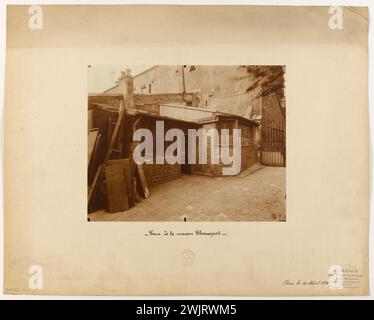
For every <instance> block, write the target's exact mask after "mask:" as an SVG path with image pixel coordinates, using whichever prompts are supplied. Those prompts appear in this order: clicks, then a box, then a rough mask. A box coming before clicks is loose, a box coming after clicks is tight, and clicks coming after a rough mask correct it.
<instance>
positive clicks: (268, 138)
mask: <svg viewBox="0 0 374 320" xmlns="http://www.w3.org/2000/svg"><path fill="white" fill-rule="evenodd" d="M285 129H286V128H285V120H284V119H282V118H280V119H274V120H272V121H269V122H266V123H263V124H262V125H261V163H262V164H263V165H266V166H272V167H285V166H286V130H285Z"/></svg>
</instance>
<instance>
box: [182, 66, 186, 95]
mask: <svg viewBox="0 0 374 320" xmlns="http://www.w3.org/2000/svg"><path fill="white" fill-rule="evenodd" d="M185 67H186V66H184V65H183V66H182V80H183V101H186V78H185V74H184V68H185Z"/></svg>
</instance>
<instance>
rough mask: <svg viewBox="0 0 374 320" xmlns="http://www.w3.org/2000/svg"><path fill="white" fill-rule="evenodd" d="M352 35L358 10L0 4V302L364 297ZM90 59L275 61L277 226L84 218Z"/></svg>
mask: <svg viewBox="0 0 374 320" xmlns="http://www.w3.org/2000/svg"><path fill="white" fill-rule="evenodd" d="M66 17H69V19H66ZM165 17H166V18H165ZM367 36H368V11H367V8H360V7H301V6H300V7H298V6H293V7H285V6H240V7H239V6H198V7H196V6H89V5H85V6H74V5H71V6H65V5H64V6H48V5H43V6H33V7H32V8H30V7H29V6H8V7H7V47H6V85H5V121H4V122H5V139H4V189H5V193H4V215H5V217H4V218H5V219H4V291H5V293H7V294H38V295H49V294H59V295H199V296H200V295H215V296H216V295H217V296H221V295H222V296H278V295H279V296H290V295H292V296H305V295H324V296H329V295H367V294H368V279H369V268H368V229H369V223H368V221H369V212H368V211H369V209H368V208H369V139H368V63H367V61H368V46H367V45H368V42H367ZM89 65H90V66H122V65H123V66H128V65H131V66H139V65H178V66H183V65H190V66H191V65H197V66H199V65H200V66H201V65H215V66H228V65H237V66H242V65H252V66H272V65H273V66H274V65H275V66H276V65H278V66H279V65H281V66H286V74H285V96H286V104H287V113H286V117H287V129H286V146H287V168H286V194H287V199H286V211H287V219H286V221H284V222H279V221H275V222H270V221H268V222H261V221H256V222H254V221H247V222H244V221H239V222H235V221H228V222H224V221H211V222H201V221H194V220H193V218H192V219H188V220H187V222H183V220H181V221H180V222H177V221H175V222H162V221H138V222H127V221H126V222H119V221H110V222H88V221H87V123H88V113H87V94H88V80H87V66H89ZM109 77H110V73H109ZM103 79H104V78H103ZM114 80H115V77H112V78H111V79H109V82H110V81H114ZM105 81H107V80H105ZM262 170H266V169H262ZM262 170H260V171H258V172H257V173H254V174H253V175H252V176H253V177H254V176H255V175H256V174H260V172H261V171H262ZM217 181H219V180H217ZM239 189H240V188H239ZM239 189H238V190H239ZM274 189H275V188H274ZM234 190H235V189H234ZM150 192H151V197H150V198H149V199H146V200H144V201H143V202H142V203H146V201H148V200H150V199H151V198H152V195H154V192H153V191H152V188H151V190H150ZM174 193H175V197H176V199H178V200H176V201H177V202H178V203H182V202H183V194H182V195H180V194H178V188H175V192H174ZM212 194H213V192H204V189H202V190H201V198H203V200H204V199H206V200H208V199H209V197H210V196H212ZM227 194H230V195H231V196H230V198H231V201H232V202H235V201H236V200H235V192H234V191H232V193H230V192H228V193H226V196H227ZM222 199H225V201H222V205H225V203H226V202H227V201H226V199H227V198H225V196H223V198H222ZM202 203H204V202H202ZM188 206H191V207H194V204H193V203H192V204H186V205H185V207H188ZM264 212H266V208H265V209H264ZM181 214H182V213H181ZM192 217H193V215H192ZM198 230H200V232H196V231H198ZM156 234H157V235H156ZM190 235H191V236H190ZM212 235H214V236H212Z"/></svg>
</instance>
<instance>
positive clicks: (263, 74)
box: [87, 65, 286, 222]
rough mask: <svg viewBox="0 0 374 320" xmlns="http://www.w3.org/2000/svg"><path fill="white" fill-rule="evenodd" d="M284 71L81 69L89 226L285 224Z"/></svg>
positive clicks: (273, 68) (236, 68)
mask: <svg viewBox="0 0 374 320" xmlns="http://www.w3.org/2000/svg"><path fill="white" fill-rule="evenodd" d="M285 72H286V68H285V66H271V65H269V66H255V65H227V66H223V65H220V66H210V65H154V66H123V67H121V66H119V67H116V66H89V67H88V88H89V91H90V92H89V94H88V140H87V141H88V183H87V184H88V219H89V221H102V220H109V221H184V222H188V221H286V96H285ZM114 79H115V80H114Z"/></svg>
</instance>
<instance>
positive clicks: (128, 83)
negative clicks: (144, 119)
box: [118, 69, 135, 109]
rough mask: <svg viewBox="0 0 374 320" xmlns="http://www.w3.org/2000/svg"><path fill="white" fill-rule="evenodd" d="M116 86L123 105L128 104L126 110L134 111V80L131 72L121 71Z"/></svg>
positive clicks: (128, 70) (127, 70)
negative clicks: (120, 94)
mask: <svg viewBox="0 0 374 320" xmlns="http://www.w3.org/2000/svg"><path fill="white" fill-rule="evenodd" d="M118 85H119V88H120V90H121V92H122V95H123V100H124V102H125V104H128V108H130V109H134V108H135V104H134V78H133V76H132V75H131V70H130V69H126V71H121V76H120V78H119V79H118Z"/></svg>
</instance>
